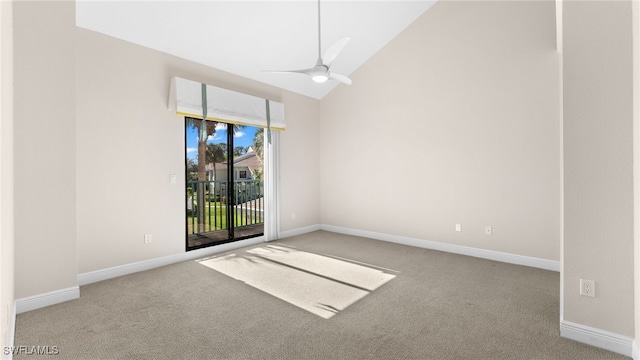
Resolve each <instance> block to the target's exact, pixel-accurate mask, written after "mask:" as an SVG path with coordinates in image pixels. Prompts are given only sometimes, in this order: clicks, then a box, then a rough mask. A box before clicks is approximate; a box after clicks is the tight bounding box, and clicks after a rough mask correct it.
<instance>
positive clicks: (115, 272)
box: [78, 236, 265, 286]
mask: <svg viewBox="0 0 640 360" xmlns="http://www.w3.org/2000/svg"><path fill="white" fill-rule="evenodd" d="M264 241H265V238H264V236H259V237H255V238H251V239H246V240H240V241H235V242H231V243H226V244H221V245H216V246H211V247H207V248H203V249H198V250H193V251H187V252H184V253H178V254H172V255H168V256H163V257H160V258H155V259H149V260H144V261H139V262H135V263H131V264H126V265H120V266H114V267H112V268H107V269H101V270H96V271H90V272H87V273H83V274H78V285H80V286H82V285H87V284H91V283H94V282H98V281H103V280H108V279H113V278H116V277H118V276H123V275H129V274H133V273H137V272H140V271H145V270H151V269H155V268H157V267H161V266H166V265H171V264H175V263H179V262H182V261H189V260H195V259H199V258H203V257H207V256H211V255H214V254H218V253H222V252H225V251H231V250H235V249H238V248H241V247H244V246H251V245H256V244H260V243H263V242H264Z"/></svg>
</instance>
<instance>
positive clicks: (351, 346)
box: [15, 231, 625, 360]
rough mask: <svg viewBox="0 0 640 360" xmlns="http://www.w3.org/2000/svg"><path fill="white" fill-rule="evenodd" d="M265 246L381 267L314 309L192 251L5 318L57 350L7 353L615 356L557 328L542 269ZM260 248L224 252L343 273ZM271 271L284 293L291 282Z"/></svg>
mask: <svg viewBox="0 0 640 360" xmlns="http://www.w3.org/2000/svg"><path fill="white" fill-rule="evenodd" d="M278 243H279V245H278V246H282V247H285V248H286V247H289V248H295V249H296V250H299V251H304V252H307V253H309V254H320V255H322V256H326V257H328V258H330V259H345V260H344V261H346V262H347V263H348V264H360V265H362V266H364V267H367V268H370V269H373V270H376V271H380V272H382V273H384V274H387V275H395V277H394V278H392V279H391V280H388V281H387V282H386V283H384V284H383V285H381V286H379V287H377V288H376V289H375V290H373V291H370V290H366V291H367V292H368V294H367V295H366V296H363V297H360V298H359V299H358V300H357V301H355V302H353V303H351V304H350V305H348V306H346V307H344V309H342V310H339V311H337V312H335V313H334V314H333V316H331V317H330V318H328V319H325V318H323V317H321V316H318V315H316V314H314V313H312V312H310V311H308V310H306V309H303V308H301V307H299V306H294V305H292V304H291V303H289V302H287V301H283V300H282V299H280V298H278V297H276V296H274V295H272V294H269V293H267V292H265V291H263V290H260V289H258V288H255V287H254V286H250V285H247V284H246V283H244V282H243V281H238V280H236V279H235V278H233V277H230V276H228V275H225V274H223V273H221V272H219V271H216V270H213V269H211V268H209V267H207V266H203V265H202V264H201V263H200V262H197V261H189V262H184V263H180V264H174V265H170V266H165V267H162V268H158V269H154V270H150V271H145V272H141V273H137V274H132V275H128V276H123V277H119V278H116V279H111V280H107V281H103V282H100V283H95V284H90V285H86V286H82V287H81V289H80V295H81V297H80V299H78V300H74V301H70V302H66V303H63V304H58V305H55V306H51V307H48V308H44V309H39V310H34V311H31V312H27V313H23V314H20V315H18V317H17V320H16V337H15V345H16V346H20V345H25V346H37V345H41V346H46V345H49V346H57V347H58V349H59V351H60V353H59V355H57V356H55V357H54V356H48V357H47V356H42V357H37V356H16V357H15V359H17V360H23V359H28V360H31V359H49V360H51V359H54V358H55V359H171V360H174V359H322V360H326V359H350V360H351V359H367V360H370V359H451V360H454V359H455V360H460V359H474V360H475V359H490V360H495V359H536V360H537V359H580V360H584V359H598V360H600V359H625V357H624V356H621V355H617V354H614V353H611V352H608V351H604V350H600V349H597V348H594V347H591V346H588V345H584V344H580V343H577V342H575V341H572V340H567V339H563V338H561V337H560V335H559V317H560V316H559V274H558V273H556V272H552V271H545V270H540V269H534V268H529V267H524V266H517V265H510V264H504V263H499V262H495V261H488V260H482V259H477V258H472V257H467V256H461V255H455V254H448V253H443V252H439V251H431V250H426V249H419V248H413V247H408V246H402V245H398V244H392V243H386V242H382V241H376V240H371V239H366V238H361V237H353V236H345V235H339V234H334V233H329V232H323V231H318V232H314V233H309V234H305V235H301V236H296V237H293V238H288V239H284V240H281V241H278ZM266 245H269V244H265V245H263V246H261V247H258V248H262V249H261V250H258V248H255V247H254V250H251V248H248V249H244V250H249V251H253V252H254V253H251V252H249V253H247V252H232V253H236V256H254V257H258V256H257V255H258V254H260V255H261V256H263V257H262V258H259V259H262V261H265V262H266V261H271V264H279V265H282V266H284V267H289V268H291V267H292V266H293V267H296V268H297V269H296V271H299V272H305V271H306V272H307V273H315V274H314V276H317V277H321V278H325V279H333V280H331V281H334V282H336V279H334V278H337V277H341V276H343V275H344V276H345V277H344V278H341V280H340V281H337V282H338V283H340V284H344V283H351V282H352V281H357V280H349V278H348V277H347V276H350V274H343V272H342V271H338V272H337V274H331V271H333V270H334V269H333V267H332V266H328V265H327V266H325V265H322V264H323V262H324V261H327V264H328V263H330V261H329V260H326V259H323V260H319V261H318V262H319V263H320V264H315V265H312V266H313V269H304V270H303V269H302V267H304V266H306V262H307V260H304V261H302V259H305V257H306V256H311V255H305V254H301V255H302V256H295V257H290V258H289V257H288V254H280V253H278V252H275V251H269V252H270V253H269V254H265V253H264V251H263V250H265V249H264V247H265V246H266ZM268 249H269V248H267V250H268ZM230 254H231V253H230ZM266 257H271V260H266ZM311 257H313V256H311ZM347 259H348V260H347ZM274 260H277V261H279V263H278V262H275V261H274ZM310 262H311V263H314V261H310ZM285 263H286V265H285ZM343 265H344V266H349V265H346V264H343ZM392 270H395V271H396V272H393V271H392ZM325 271H326V272H325ZM365 271H369V270H365ZM286 274H289V273H286ZM358 278H359V277H358ZM376 281H378V280H376ZM376 281H373V282H372V284H373V285H372V286H375V284H377V282H376ZM278 282H280V283H281V286H282V287H283V288H285V289H284V290H283V291H285V292H294V291H296V290H295V288H296V287H298V285H299V284H298V281H297V280H296V279H294V278H291V277H289V276H283V277H281V278H280V279H278ZM367 284H368V283H366V282H363V283H360V285H358V286H357V289H359V290H362V291H365V290H364V289H367V286H369V285H367ZM350 287H353V286H350ZM314 301H315V302H316V303H319V302H320V301H319V300H318V297H317V296H315V297H313V299H312V301H311V303H313V302H314Z"/></svg>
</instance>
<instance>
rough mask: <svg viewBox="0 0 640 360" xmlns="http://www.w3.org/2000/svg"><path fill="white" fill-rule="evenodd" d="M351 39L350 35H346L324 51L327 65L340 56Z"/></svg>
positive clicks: (324, 60) (324, 59)
mask: <svg viewBox="0 0 640 360" xmlns="http://www.w3.org/2000/svg"><path fill="white" fill-rule="evenodd" d="M350 40H351V38H350V37H346V38H343V39H341V40H338V41H337V42H336V43H335V44H333V45H331V47H330V48H329V49H328V50H327V51H326V52H325V53H324V58H323V59H322V60H323V62H324V64H325V65H326V66H330V65H331V63H332V62H333V60H335V59H336V57H338V54H340V52H341V51H342V49H344V47H345V45H347V43H348V42H349V41H350Z"/></svg>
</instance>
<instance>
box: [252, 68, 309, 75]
mask: <svg viewBox="0 0 640 360" xmlns="http://www.w3.org/2000/svg"><path fill="white" fill-rule="evenodd" d="M312 70H313V68H311V69H301V70H262V72H268V73H276V74H283V73H284V74H287V73H296V74H305V75H311V71H312Z"/></svg>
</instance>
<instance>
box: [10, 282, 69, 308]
mask: <svg viewBox="0 0 640 360" xmlns="http://www.w3.org/2000/svg"><path fill="white" fill-rule="evenodd" d="M79 297H80V288H79V287H78V286H72V287H70V288H66V289H60V290H55V291H50V292H48V293H44V294H38V295H34V296H28V297H25V298H22V299H18V300H16V314H21V313H23V312H27V311H31V310H35V309H40V308H43V307H46V306H50V305H55V304H59V303H63V302H65V301H70V300H75V299H78V298H79Z"/></svg>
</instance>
